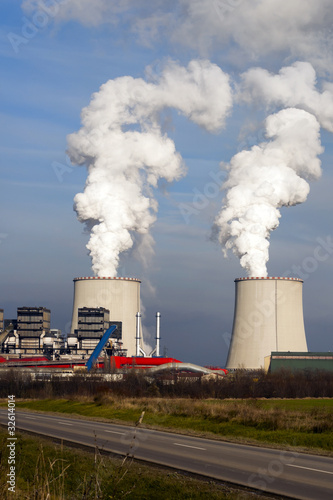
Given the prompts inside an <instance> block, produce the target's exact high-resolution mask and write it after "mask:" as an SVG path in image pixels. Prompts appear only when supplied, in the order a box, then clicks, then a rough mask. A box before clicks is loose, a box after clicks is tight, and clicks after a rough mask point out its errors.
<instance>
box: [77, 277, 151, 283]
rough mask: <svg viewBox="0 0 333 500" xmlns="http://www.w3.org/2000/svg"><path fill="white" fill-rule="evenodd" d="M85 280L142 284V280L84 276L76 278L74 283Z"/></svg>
mask: <svg viewBox="0 0 333 500" xmlns="http://www.w3.org/2000/svg"><path fill="white" fill-rule="evenodd" d="M85 280H97V281H98V280H100V281H105V280H121V281H135V282H136V283H141V280H139V279H137V278H123V277H118V276H115V277H113V278H112V277H109V276H82V277H80V278H74V279H73V281H85Z"/></svg>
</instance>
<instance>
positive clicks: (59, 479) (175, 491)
mask: <svg viewBox="0 0 333 500" xmlns="http://www.w3.org/2000/svg"><path fill="white" fill-rule="evenodd" d="M16 437H17V438H18V440H17V447H16V471H17V472H16V492H15V493H12V492H9V491H8V487H7V484H6V481H7V476H6V474H7V472H8V465H7V449H6V444H7V433H6V432H5V431H3V430H0V454H1V457H2V460H1V464H0V497H1V499H3V500H12V499H15V500H16V499H17V500H21V499H26V500H30V499H31V500H32V499H35V500H76V499H78V500H79V499H85V500H89V499H95V498H99V499H102V500H103V499H116V500H121V499H123V498H126V499H128V500H147V499H148V500H149V499H154V500H159V499H161V500H163V499H165V500H167V499H170V500H171V499H176V498H181V499H185V500H186V499H191V500H201V499H202V498H209V499H211V500H217V499H225V500H236V499H237V500H241V499H244V500H247V499H250V498H254V499H256V498H259V496H257V495H255V494H253V493H251V494H250V493H248V492H246V491H244V490H240V489H237V488H231V487H229V486H226V485H223V484H219V483H215V482H212V481H200V480H197V479H194V478H191V477H187V476H183V475H180V474H177V473H175V472H170V471H169V470H167V469H161V468H158V467H154V468H152V467H149V466H145V465H142V464H138V463H135V462H133V461H129V460H126V461H125V462H123V461H120V460H117V459H112V458H109V457H107V456H105V455H103V456H101V455H100V454H99V453H98V452H97V453H96V455H95V456H94V454H93V453H88V452H85V451H82V450H75V449H73V448H69V447H66V446H61V445H55V444H51V443H49V442H48V441H47V440H45V439H43V438H32V437H30V436H26V435H24V434H20V433H17V434H16ZM260 498H262V496H261V497H260Z"/></svg>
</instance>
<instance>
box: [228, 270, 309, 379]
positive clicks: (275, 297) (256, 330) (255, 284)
mask: <svg viewBox="0 0 333 500" xmlns="http://www.w3.org/2000/svg"><path fill="white" fill-rule="evenodd" d="M235 284H236V296H235V312H234V324H233V329H232V337H231V343H230V347H229V353H228V359H227V365H226V368H229V369H233V368H246V369H258V368H263V367H264V358H265V356H269V355H270V354H271V352H272V351H284V352H286V351H291V352H295V351H299V352H307V351H308V348H307V344H306V338H305V330H304V321H303V303H302V286H303V281H302V280H300V279H298V278H239V279H236V280H235Z"/></svg>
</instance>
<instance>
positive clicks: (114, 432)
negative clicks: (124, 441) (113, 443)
mask: <svg viewBox="0 0 333 500" xmlns="http://www.w3.org/2000/svg"><path fill="white" fill-rule="evenodd" d="M105 432H111V433H112V434H121V435H122V436H124V435H125V432H118V431H107V430H105Z"/></svg>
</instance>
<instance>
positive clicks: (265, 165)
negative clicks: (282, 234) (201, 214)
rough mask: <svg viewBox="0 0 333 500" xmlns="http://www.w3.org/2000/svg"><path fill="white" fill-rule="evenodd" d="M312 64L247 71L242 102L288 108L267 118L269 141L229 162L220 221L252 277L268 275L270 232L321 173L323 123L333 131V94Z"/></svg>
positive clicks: (225, 239) (224, 238) (224, 240)
mask: <svg viewBox="0 0 333 500" xmlns="http://www.w3.org/2000/svg"><path fill="white" fill-rule="evenodd" d="M315 86H316V73H315V71H314V69H313V67H312V66H311V64H309V63H305V62H297V63H295V64H293V65H292V66H290V67H285V68H282V69H281V71H280V72H279V74H278V75H272V74H270V73H269V72H268V71H266V70H265V69H262V68H254V69H251V70H249V71H247V72H246V73H244V74H243V75H242V83H241V85H240V87H239V95H238V99H239V101H240V102H242V101H245V102H248V103H255V104H256V103H258V102H260V103H261V104H264V105H265V106H266V107H267V108H271V107H286V109H283V110H281V111H279V112H278V113H276V114H273V115H270V116H268V118H267V119H266V123H265V128H266V137H267V139H269V140H268V141H267V142H263V143H261V144H259V145H257V146H253V147H252V148H251V150H250V151H246V150H245V151H241V152H240V153H238V154H236V155H235V156H234V157H233V158H232V159H231V161H230V164H229V165H228V166H227V169H228V170H229V176H228V179H227V181H226V182H225V184H224V188H225V189H226V191H227V194H226V197H225V199H224V207H223V208H222V210H221V212H220V214H219V215H218V217H217V218H216V220H215V229H216V230H217V233H218V238H219V241H220V242H221V244H222V245H223V246H224V247H225V250H224V253H225V254H226V252H227V250H228V249H232V250H233V252H234V253H235V254H236V255H237V256H238V257H239V258H240V263H241V265H242V266H243V267H244V268H245V269H246V270H247V272H248V274H249V275H250V276H267V269H266V263H267V261H268V248H269V236H270V232H271V231H272V230H274V229H275V228H276V227H277V226H278V225H279V218H280V215H281V214H280V211H279V209H280V207H283V206H291V205H295V204H297V203H302V202H304V201H305V200H306V199H307V196H308V193H309V184H308V182H307V181H310V180H315V179H318V178H319V177H320V175H321V168H320V160H319V159H318V157H317V156H318V155H319V154H321V153H322V152H323V148H322V147H321V144H320V126H322V127H323V128H325V129H327V130H329V131H331V132H332V131H333V94H332V92H331V90H332V89H331V87H330V85H329V84H327V83H325V84H324V91H323V92H322V93H320V92H318V91H317V90H316V88H315Z"/></svg>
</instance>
